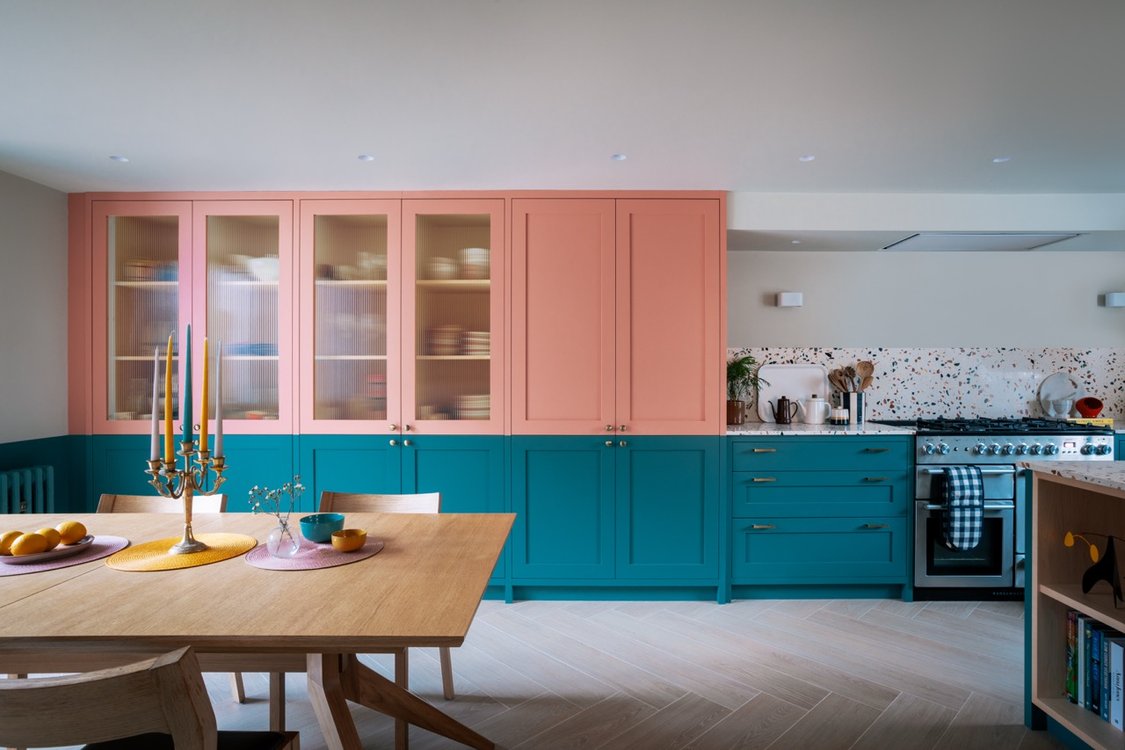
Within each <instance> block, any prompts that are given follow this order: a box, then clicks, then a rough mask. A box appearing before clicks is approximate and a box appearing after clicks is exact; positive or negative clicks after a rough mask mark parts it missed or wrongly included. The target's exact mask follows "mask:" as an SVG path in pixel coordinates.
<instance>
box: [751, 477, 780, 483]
mask: <svg viewBox="0 0 1125 750" xmlns="http://www.w3.org/2000/svg"><path fill="white" fill-rule="evenodd" d="M750 481H752V482H776V481H777V477H754V478H753V479H751V480H750Z"/></svg>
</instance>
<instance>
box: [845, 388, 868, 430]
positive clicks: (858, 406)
mask: <svg viewBox="0 0 1125 750" xmlns="http://www.w3.org/2000/svg"><path fill="white" fill-rule="evenodd" d="M865 405H866V404H865V399H864V398H863V393H862V392H860V391H852V392H850V393H845V394H844V406H845V407H846V408H847V410H848V424H863V409H864V406H865Z"/></svg>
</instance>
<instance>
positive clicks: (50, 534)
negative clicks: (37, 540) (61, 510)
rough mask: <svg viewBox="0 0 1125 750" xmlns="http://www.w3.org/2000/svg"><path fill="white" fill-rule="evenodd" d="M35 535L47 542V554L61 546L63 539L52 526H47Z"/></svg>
mask: <svg viewBox="0 0 1125 750" xmlns="http://www.w3.org/2000/svg"><path fill="white" fill-rule="evenodd" d="M35 533H36V534H38V535H39V536H41V537H43V538H44V539H46V540H47V550H46V551H47V552H50V551H51V550H53V549H54V548H55V547H58V546H59V539H60V538H61V537H60V535H59V532H57V531H55V530H54V529H53V528H51V527H50V526H45V527H43V528H41V529H39V530H38V531H36V532H35Z"/></svg>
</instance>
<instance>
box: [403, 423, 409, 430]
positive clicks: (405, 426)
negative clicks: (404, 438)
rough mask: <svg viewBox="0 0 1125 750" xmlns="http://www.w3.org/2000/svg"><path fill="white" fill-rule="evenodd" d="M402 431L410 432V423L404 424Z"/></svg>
mask: <svg viewBox="0 0 1125 750" xmlns="http://www.w3.org/2000/svg"><path fill="white" fill-rule="evenodd" d="M402 431H403V432H410V425H408V424H404V425H403V426H402Z"/></svg>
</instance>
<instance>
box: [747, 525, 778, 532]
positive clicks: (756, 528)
mask: <svg viewBox="0 0 1125 750" xmlns="http://www.w3.org/2000/svg"><path fill="white" fill-rule="evenodd" d="M750 528H751V530H753V531H766V530H767V529H773V528H777V527H776V526H774V525H773V524H772V523H756V524H754V525H753V526H751V527H750Z"/></svg>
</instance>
